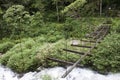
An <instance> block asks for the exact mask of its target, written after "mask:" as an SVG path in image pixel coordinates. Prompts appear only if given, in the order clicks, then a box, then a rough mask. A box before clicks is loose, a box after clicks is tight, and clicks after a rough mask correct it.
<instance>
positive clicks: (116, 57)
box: [0, 0, 120, 73]
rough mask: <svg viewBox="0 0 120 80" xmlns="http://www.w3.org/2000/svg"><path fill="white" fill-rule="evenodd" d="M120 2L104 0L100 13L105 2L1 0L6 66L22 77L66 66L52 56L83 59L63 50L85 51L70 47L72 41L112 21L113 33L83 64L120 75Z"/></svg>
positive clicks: (1, 50) (0, 26) (0, 31)
mask: <svg viewBox="0 0 120 80" xmlns="http://www.w3.org/2000/svg"><path fill="white" fill-rule="evenodd" d="M119 3H120V1H119V0H114V1H111V0H104V1H103V3H102V5H103V6H102V13H100V1H99V0H65V1H60V0H34V1H32V0H27V1H26V0H21V1H16V0H12V1H11V2H9V1H7V0H5V1H2V0H0V34H1V35H0V39H1V40H0V53H1V54H3V55H2V56H1V57H0V63H1V64H3V65H6V66H8V67H10V68H11V69H12V70H14V71H16V72H19V73H22V72H27V71H33V70H36V69H37V68H38V67H39V66H42V67H54V66H64V65H63V64H62V63H56V62H51V61H49V60H47V58H48V57H55V58H58V59H61V60H65V61H71V62H75V61H76V60H77V59H78V58H79V56H78V55H73V54H68V53H66V52H65V51H62V49H63V48H69V49H74V50H79V48H73V47H71V46H70V42H71V40H72V39H79V40H80V39H81V38H83V37H84V36H85V34H86V33H90V32H91V31H93V30H94V29H95V28H96V26H98V25H100V24H101V23H103V22H104V21H106V20H108V19H111V20H112V27H111V32H110V34H109V35H108V36H107V37H106V38H105V39H104V40H103V41H102V43H101V44H99V45H98V48H97V49H96V50H94V51H93V55H92V56H91V57H87V58H86V59H84V60H83V61H82V62H81V64H82V65H83V66H86V67H90V68H92V69H94V70H97V71H99V72H102V73H104V72H120V69H119V66H120V62H119V61H120V50H119V48H120V44H119V43H120V36H119V35H120V19H119V18H117V17H118V16H119V9H120V6H119ZM114 4H115V5H114ZM108 8H111V9H108ZM99 15H101V17H100V16H99ZM86 16H87V17H86ZM91 16H92V17H91ZM106 17H107V18H106ZM108 17H110V18H108ZM83 51H86V49H83Z"/></svg>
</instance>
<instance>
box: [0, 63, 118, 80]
mask: <svg viewBox="0 0 120 80" xmlns="http://www.w3.org/2000/svg"><path fill="white" fill-rule="evenodd" d="M65 71H66V69H64V68H62V67H54V68H48V69H44V70H42V71H40V72H28V73H26V74H24V76H23V77H21V78H18V77H17V76H18V75H17V74H16V73H14V72H12V71H11V70H10V69H9V68H5V67H3V66H1V65H0V80H42V77H43V76H45V75H49V76H50V77H51V78H52V80H120V73H116V74H109V75H101V74H98V73H97V72H94V71H92V70H89V69H83V68H75V69H73V71H72V72H71V73H70V74H69V75H68V76H67V77H66V78H60V77H61V76H62V74H63V73H64V72H65Z"/></svg>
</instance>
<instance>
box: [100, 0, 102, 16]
mask: <svg viewBox="0 0 120 80" xmlns="http://www.w3.org/2000/svg"><path fill="white" fill-rule="evenodd" d="M100 16H102V0H100Z"/></svg>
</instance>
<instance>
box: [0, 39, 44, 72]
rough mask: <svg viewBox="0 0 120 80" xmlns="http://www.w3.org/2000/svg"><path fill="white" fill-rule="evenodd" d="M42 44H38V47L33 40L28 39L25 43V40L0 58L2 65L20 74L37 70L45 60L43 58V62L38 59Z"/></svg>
mask: <svg viewBox="0 0 120 80" xmlns="http://www.w3.org/2000/svg"><path fill="white" fill-rule="evenodd" d="M36 41H37V40H36ZM40 43H41V42H37V45H36V44H35V41H34V40H33V39H31V38H28V39H27V40H25V41H24V40H23V42H22V43H18V44H16V45H15V46H14V47H13V48H11V49H10V50H9V51H7V53H6V54H4V55H3V56H2V57H1V58H0V63H1V64H3V65H7V66H9V67H10V68H11V69H13V70H14V71H17V72H19V73H21V72H26V71H29V70H35V69H36V68H37V67H38V65H41V64H42V62H41V61H42V59H43V58H41V60H39V59H38V58H37V57H36V55H37V49H38V47H39V45H40ZM38 60H39V61H38ZM39 62H40V63H41V64H39Z"/></svg>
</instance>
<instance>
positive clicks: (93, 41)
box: [81, 39, 100, 43]
mask: <svg viewBox="0 0 120 80" xmlns="http://www.w3.org/2000/svg"><path fill="white" fill-rule="evenodd" d="M81 41H83V42H91V43H96V41H95V40H84V39H82V40H81ZM98 43H100V41H99V42H98Z"/></svg>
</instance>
